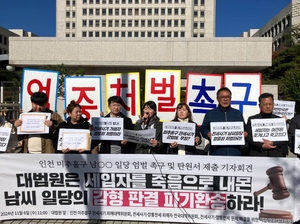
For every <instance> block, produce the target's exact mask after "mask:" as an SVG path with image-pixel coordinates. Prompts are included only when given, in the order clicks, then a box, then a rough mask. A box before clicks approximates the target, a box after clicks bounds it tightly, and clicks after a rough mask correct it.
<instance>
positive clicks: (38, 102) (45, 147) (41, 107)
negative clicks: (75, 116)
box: [14, 92, 63, 154]
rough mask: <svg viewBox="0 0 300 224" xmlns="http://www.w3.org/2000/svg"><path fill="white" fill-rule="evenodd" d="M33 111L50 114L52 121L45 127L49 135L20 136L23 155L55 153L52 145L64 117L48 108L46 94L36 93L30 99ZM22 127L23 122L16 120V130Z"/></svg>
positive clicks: (46, 122)
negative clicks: (54, 135)
mask: <svg viewBox="0 0 300 224" xmlns="http://www.w3.org/2000/svg"><path fill="white" fill-rule="evenodd" d="M30 100H31V106H32V109H31V110H30V111H29V113H31V112H39V113H41V112H44V113H50V114H51V118H50V120H46V121H45V125H46V126H48V127H49V133H48V134H28V135H18V140H19V141H21V142H22V143H21V144H22V150H21V152H22V153H31V154H40V153H55V148H54V147H53V144H52V137H53V134H54V131H55V129H56V128H57V126H58V125H59V124H60V123H62V122H63V119H62V117H61V116H60V115H59V114H58V113H56V112H54V111H52V110H50V109H49V108H47V107H46V103H47V102H48V96H47V95H46V93H44V92H35V93H33V94H32V95H31V97H30ZM21 125H22V120H19V119H18V120H16V121H15V123H14V126H15V128H17V127H19V126H21Z"/></svg>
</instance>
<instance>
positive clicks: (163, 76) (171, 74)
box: [145, 69, 181, 121]
mask: <svg viewBox="0 0 300 224" xmlns="http://www.w3.org/2000/svg"><path fill="white" fill-rule="evenodd" d="M180 82H181V70H151V69H149V70H146V77H145V102H146V101H149V100H152V101H154V102H155V103H156V105H157V113H158V117H159V118H160V120H161V121H170V120H172V119H173V118H174V116H175V111H176V107H177V105H178V103H180Z"/></svg>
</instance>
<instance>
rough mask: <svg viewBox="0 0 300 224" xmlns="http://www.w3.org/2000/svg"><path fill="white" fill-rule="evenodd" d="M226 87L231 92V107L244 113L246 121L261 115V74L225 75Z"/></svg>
mask: <svg viewBox="0 0 300 224" xmlns="http://www.w3.org/2000/svg"><path fill="white" fill-rule="evenodd" d="M224 86H226V87H228V88H229V89H230V91H231V93H232V94H231V106H232V107H233V108H236V109H238V110H239V111H241V112H242V114H243V116H244V120H245V121H247V120H248V117H250V116H252V115H253V114H257V113H259V111H260V109H259V106H258V97H259V95H260V94H261V73H239V72H237V73H225V74H224Z"/></svg>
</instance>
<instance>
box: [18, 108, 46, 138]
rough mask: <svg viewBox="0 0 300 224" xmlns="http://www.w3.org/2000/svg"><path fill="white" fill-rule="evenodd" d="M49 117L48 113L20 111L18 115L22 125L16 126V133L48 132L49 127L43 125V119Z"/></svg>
mask: <svg viewBox="0 0 300 224" xmlns="http://www.w3.org/2000/svg"><path fill="white" fill-rule="evenodd" d="M50 118H51V114H50V113H36V112H34V113H22V114H20V117H19V119H20V120H22V125H21V126H19V127H18V128H17V134H18V135H27V134H48V133H49V127H48V126H47V125H45V121H46V120H50Z"/></svg>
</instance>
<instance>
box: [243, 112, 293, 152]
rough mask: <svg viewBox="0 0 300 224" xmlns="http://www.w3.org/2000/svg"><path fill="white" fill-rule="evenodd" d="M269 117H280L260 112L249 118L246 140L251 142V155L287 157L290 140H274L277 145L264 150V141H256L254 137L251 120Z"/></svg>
mask: <svg viewBox="0 0 300 224" xmlns="http://www.w3.org/2000/svg"><path fill="white" fill-rule="evenodd" d="M267 118H280V117H279V116H277V115H274V114H264V113H259V114H256V115H254V116H251V117H249V118H248V122H247V129H246V131H247V132H248V136H247V137H246V141H247V142H248V144H249V148H250V154H249V155H250V156H261V157H285V156H286V155H287V154H288V153H289V152H288V142H287V141H276V142H273V143H274V145H276V148H274V149H271V150H263V149H262V143H260V142H254V141H253V138H252V129H251V120H252V119H267Z"/></svg>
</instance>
